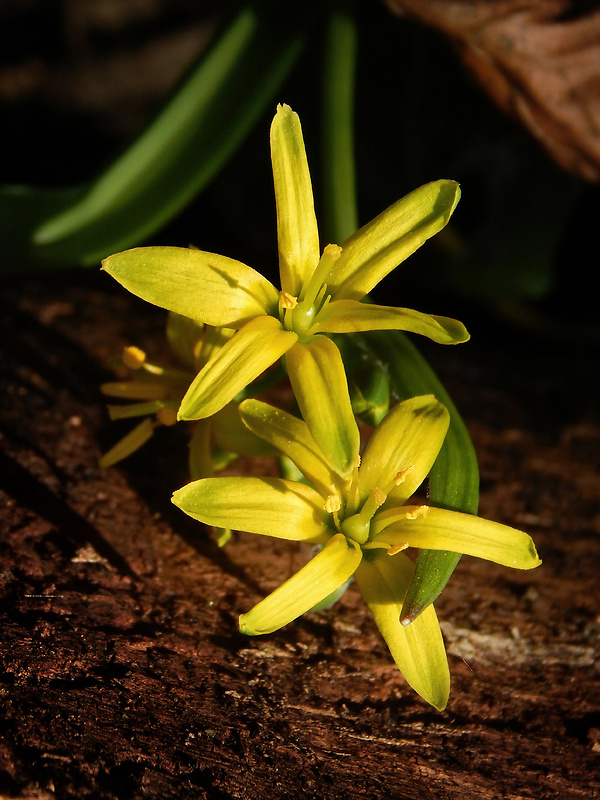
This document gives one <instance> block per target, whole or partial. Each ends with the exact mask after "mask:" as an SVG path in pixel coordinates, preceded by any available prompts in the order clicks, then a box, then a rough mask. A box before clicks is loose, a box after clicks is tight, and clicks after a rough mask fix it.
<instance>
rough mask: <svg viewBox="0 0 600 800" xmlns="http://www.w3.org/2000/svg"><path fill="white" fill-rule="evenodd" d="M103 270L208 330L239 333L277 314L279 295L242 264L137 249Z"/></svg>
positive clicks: (175, 250)
mask: <svg viewBox="0 0 600 800" xmlns="http://www.w3.org/2000/svg"><path fill="white" fill-rule="evenodd" d="M102 269H103V270H105V271H106V272H108V274H109V275H111V276H112V277H113V278H114V279H115V280H116V281H118V282H119V283H120V284H121V285H122V286H124V287H125V288H126V289H128V290H129V291H130V292H132V293H133V294H135V295H137V296H138V297H141V298H142V299H143V300H146V301H147V302H148V303H153V304H154V305H155V306H160V307H161V308H166V309H167V310H168V311H174V312H175V313H177V314H181V315H182V316H184V317H190V318H191V319H193V320H196V321H197V322H205V323H207V324H208V325H226V326H228V327H230V328H239V327H241V326H242V325H244V324H245V323H246V322H248V320H250V319H252V318H253V317H256V316H257V315H260V314H270V313H277V308H278V302H279V293H278V292H277V289H275V287H274V286H273V285H272V284H271V283H270V282H269V281H268V280H267V279H266V278H264V277H263V276H262V275H260V273H258V272H256V271H255V270H253V269H252V268H251V267H247V266H246V265H245V264H242V263H241V262H240V261H234V260H233V259H232V258H226V257H225V256H219V255H216V254H215V253H205V252H203V251H202V250H193V249H191V248H187V247H136V248H134V249H133V250H125V251H124V252H122V253H117V254H116V255H114V256H109V257H108V258H105V259H104V261H103V262H102Z"/></svg>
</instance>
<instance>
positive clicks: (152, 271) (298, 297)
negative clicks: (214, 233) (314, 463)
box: [103, 105, 469, 471]
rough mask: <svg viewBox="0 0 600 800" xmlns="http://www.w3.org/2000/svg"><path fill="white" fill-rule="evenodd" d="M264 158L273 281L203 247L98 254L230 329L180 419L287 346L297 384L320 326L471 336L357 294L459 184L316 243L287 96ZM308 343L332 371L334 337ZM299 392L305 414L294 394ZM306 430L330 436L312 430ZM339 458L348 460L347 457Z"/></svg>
mask: <svg viewBox="0 0 600 800" xmlns="http://www.w3.org/2000/svg"><path fill="white" fill-rule="evenodd" d="M271 159H272V165H273V179H274V185H275V199H276V205H277V239H278V249H279V272H280V278H281V291H278V290H277V289H276V288H275V287H274V286H273V285H272V284H271V283H270V281H268V280H267V279H266V278H265V277H263V276H262V275H260V274H259V273H258V272H256V271H255V270H254V269H252V268H251V267H249V266H246V265H245V264H242V263H241V262H239V261H235V260H233V259H231V258H226V257H225V256H220V255H216V254H213V253H207V252H203V251H201V250H194V249H187V248H177V247H144V248H135V249H133V250H127V251H125V252H123V253H117V254H116V255H113V256H110V257H109V258H107V259H105V260H104V262H103V269H104V270H106V271H107V272H108V273H109V274H110V275H112V276H113V277H114V278H115V279H116V280H117V281H119V282H120V283H121V284H122V285H123V286H125V287H126V288H127V289H129V290H130V291H131V292H133V293H134V294H136V295H138V296H140V297H142V298H143V299H145V300H147V301H148V302H150V303H154V304H155V305H158V306H161V307H163V308H167V309H169V310H170V311H175V312H177V313H178V314H182V315H183V316H186V317H189V318H191V319H193V320H196V321H197V322H202V323H205V324H208V325H213V326H223V327H227V328H232V329H234V330H235V331H236V333H235V335H234V336H233V337H232V338H231V339H230V341H228V342H227V344H226V345H225V346H224V347H223V348H222V349H221V350H220V351H219V353H218V354H216V356H215V357H214V358H213V359H211V360H210V361H209V362H208V363H207V364H206V365H205V366H204V367H203V369H202V370H200V372H199V373H198V375H197V376H196V378H195V379H194V381H193V382H192V384H191V385H190V387H189V389H188V391H187V392H186V394H185V396H184V397H183V399H182V402H181V405H180V407H179V412H178V413H179V418H180V419H200V418H205V417H209V416H211V415H212V414H214V413H215V412H217V411H219V410H220V409H221V408H223V406H225V405H226V404H227V403H228V402H229V401H230V400H232V399H233V397H235V396H236V395H237V394H238V392H240V390H241V389H243V388H244V387H245V386H247V385H248V384H249V383H250V382H251V381H253V380H254V379H255V378H256V377H257V376H258V375H260V374H261V373H262V372H263V371H264V370H266V369H267V368H268V367H269V366H271V365H272V364H274V363H275V362H276V361H277V360H278V359H279V358H280V357H282V356H284V355H286V356H287V368H288V371H289V373H290V378H291V380H292V384H295V385H297V384H298V382H299V381H298V379H297V377H296V376H295V375H294V373H295V370H296V368H297V364H298V363H299V362H301V363H302V364H304V365H306V356H304V355H298V352H299V351H301V350H304V349H305V348H306V345H307V344H310V343H311V342H314V341H315V340H318V339H319V338H324V337H323V336H322V334H325V335H327V334H338V333H351V332H356V331H369V330H392V329H393V330H403V331H410V332H413V333H419V334H422V335H424V336H427V337H429V338H430V339H433V340H434V341H436V342H439V343H442V344H456V343H459V342H464V341H466V340H467V339H468V338H469V335H468V333H467V331H466V330H465V328H464V326H463V325H462V324H461V323H460V322H457V321H456V320H453V319H449V318H446V317H438V316H432V315H429V314H423V313H420V312H418V311H413V310H410V309H405V308H395V307H392V306H380V305H374V304H371V303H365V302H361V301H362V300H363V299H364V298H365V296H366V295H367V294H368V293H369V292H370V291H371V290H372V289H373V288H374V287H375V286H376V285H377V284H378V283H379V282H380V281H381V280H382V279H383V278H384V277H385V276H386V275H387V274H388V273H390V272H391V271H392V270H393V269H394V268H395V267H396V266H397V265H398V264H400V263H401V262H402V261H404V260H405V259H406V258H407V257H408V256H410V255H411V254H412V253H413V252H414V251H415V250H416V249H417V248H419V247H420V246H421V245H422V244H423V243H424V242H425V241H426V240H427V239H429V238H430V237H431V236H433V235H434V234H436V233H437V232H438V231H440V230H441V229H442V228H443V227H444V226H445V225H446V223H447V222H448V219H449V218H450V215H451V214H452V212H453V210H454V208H455V206H456V204H457V202H458V199H459V196H460V190H459V187H458V184H456V183H455V182H454V181H448V180H441V181H436V182H433V183H429V184H426V185H425V186H422V187H420V188H419V189H416V190H415V191H414V192H411V193H410V194H409V195H407V196H406V197H404V198H402V199H401V200H399V201H398V202H396V203H394V204H393V205H392V206H390V207H389V208H388V209H386V210H385V211H383V212H382V213H381V214H380V215H379V216H378V217H376V218H375V219H374V220H372V221H371V222H369V223H367V224H366V225H364V226H363V227H362V228H361V229H360V230H359V231H357V232H356V233H355V234H353V235H352V236H350V237H349V238H348V239H346V241H344V242H342V243H341V244H340V245H337V244H329V245H327V246H326V247H325V248H324V250H323V252H322V253H321V251H320V247H319V234H318V228H317V221H316V217H315V210H314V201H313V192H312V185H311V179H310V173H309V168H308V161H307V158H306V152H305V148H304V141H303V137H302V129H301V126H300V120H299V118H298V116H297V114H295V113H294V112H293V111H292V110H291V108H289V106H286V105H282V106H278V108H277V113H276V115H275V118H274V120H273V123H272V126H271ZM328 341H330V340H328ZM310 352H311V353H312V354H313V355H315V356H316V355H318V364H316V365H314V367H313V369H312V372H313V379H314V380H319V378H320V375H321V371H320V369H321V368H323V369H329V368H331V369H333V370H334V371H336V372H339V370H340V368H341V357H340V354H339V351H338V350H337V347H335V346H334V348H333V349H331V348H327V350H325V349H323V348H315V349H313V350H311V351H310ZM324 353H326V355H323V354H324ZM323 359H325V361H324V360H323ZM298 402H299V404H300V409H301V411H302V414H303V416H305V418H306V414H305V411H306V409H305V408H303V406H302V397H299V398H298ZM313 433H314V435H315V437H316V438H317V441H319V443H320V444H321V445H322V446H326V445H327V442H326V441H323V440H321V439H320V433H319V431H317V430H315V431H313ZM339 466H340V468H341V469H342V470H346V471H348V470H349V469H351V464H349V463H341V462H340V463H339Z"/></svg>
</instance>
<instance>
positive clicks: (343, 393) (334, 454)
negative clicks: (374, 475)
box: [286, 336, 360, 476]
mask: <svg viewBox="0 0 600 800" xmlns="http://www.w3.org/2000/svg"><path fill="white" fill-rule="evenodd" d="M286 364H287V368H288V375H289V378H290V383H291V384H292V389H293V390H294V395H295V397H296V401H297V403H298V406H299V407H300V412H301V413H302V417H303V418H304V421H305V422H306V424H307V425H308V428H309V430H310V432H311V434H312V436H313V438H314V440H315V442H316V443H317V446H318V447H319V448H320V450H321V451H322V453H323V455H324V456H325V458H326V459H327V461H328V462H329V464H330V465H331V466H332V467H333V469H335V470H336V471H337V472H338V473H339V474H340V475H342V476H347V475H349V474H350V473H351V472H352V470H353V469H354V467H355V465H356V461H357V459H358V454H359V448H360V437H359V433H358V427H357V425H356V420H355V418H354V413H353V411H352V403H351V402H350V394H349V392H348V382H347V380H346V373H345V370H344V365H343V362H342V357H341V355H340V351H339V350H338V348H337V346H336V345H335V344H334V343H333V342H332V341H331V339H328V338H327V337H326V336H315V337H313V338H312V339H311V340H310V341H308V342H298V343H297V344H295V345H294V346H293V347H292V348H291V350H289V352H288V354H287V356H286Z"/></svg>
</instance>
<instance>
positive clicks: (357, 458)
mask: <svg viewBox="0 0 600 800" xmlns="http://www.w3.org/2000/svg"><path fill="white" fill-rule="evenodd" d="M360 462H361V458H360V456H356V463H355V464H354V466H355V468H356V469H358V468H359V467H360Z"/></svg>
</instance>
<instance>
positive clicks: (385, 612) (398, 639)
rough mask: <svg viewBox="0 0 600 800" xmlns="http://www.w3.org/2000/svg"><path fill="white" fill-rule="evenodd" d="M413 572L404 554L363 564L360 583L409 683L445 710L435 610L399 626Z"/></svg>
mask: <svg viewBox="0 0 600 800" xmlns="http://www.w3.org/2000/svg"><path fill="white" fill-rule="evenodd" d="M413 571H414V567H413V564H412V562H411V561H410V559H409V558H408V557H407V556H405V555H404V554H403V553H398V554H397V555H395V556H388V555H387V554H384V555H381V556H377V557H376V558H375V559H366V558H365V559H363V561H362V563H361V564H360V566H359V568H358V569H357V571H356V573H355V578H356V581H357V583H358V585H359V587H360V590H361V592H362V595H363V597H364V599H365V601H366V603H367V605H368V606H369V610H370V611H371V614H372V615H373V617H374V619H375V623H376V624H377V627H378V628H379V630H380V631H381V635H382V636H383V638H384V639H385V642H386V644H387V646H388V647H389V649H390V653H391V654H392V657H393V659H394V661H395V662H396V664H397V666H398V669H399V670H400V672H401V673H402V675H403V676H404V678H405V679H406V681H407V683H408V684H409V685H410V686H412V688H413V689H414V690H415V692H417V693H418V694H419V695H421V697H422V698H423V699H424V700H426V701H427V702H428V703H430V704H431V705H432V706H434V708H437V709H438V710H439V711H442V710H443V709H444V708H445V707H446V704H447V702H448V696H449V694H450V672H449V670H448V659H447V656H446V649H445V647H444V640H443V638H442V633H441V631H440V625H439V622H438V620H437V616H436V613H435V610H434V608H433V606H429V607H428V608H427V609H426V610H425V611H424V612H423V613H422V614H421V616H420V617H419V618H418V619H417V620H415V621H414V622H413V623H412V625H410V626H409V627H405V626H403V625H401V624H400V610H401V608H402V602H403V600H404V595H405V594H406V590H407V588H408V585H409V583H410V581H411V578H412V574H413Z"/></svg>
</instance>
